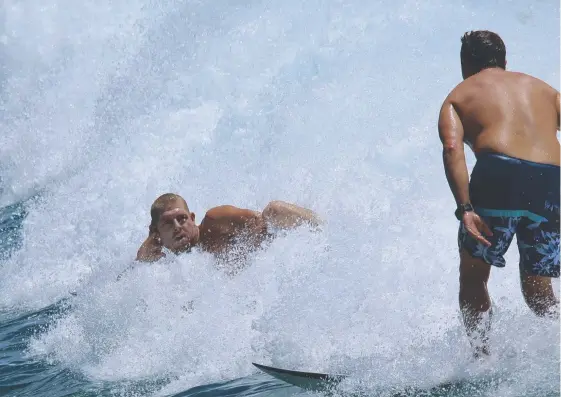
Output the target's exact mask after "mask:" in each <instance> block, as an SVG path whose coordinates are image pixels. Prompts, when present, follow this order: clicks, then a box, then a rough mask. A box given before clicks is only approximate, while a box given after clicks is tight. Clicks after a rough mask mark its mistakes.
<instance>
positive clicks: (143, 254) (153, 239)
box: [136, 232, 166, 262]
mask: <svg viewBox="0 0 561 397" xmlns="http://www.w3.org/2000/svg"><path fill="white" fill-rule="evenodd" d="M165 256H166V255H165V254H164V253H163V252H162V243H161V241H160V236H159V234H158V233H157V232H153V233H150V235H149V236H148V238H147V239H146V240H145V241H144V243H142V245H141V246H140V248H139V250H138V253H137V255H136V260H138V261H142V262H155V261H157V260H159V259H161V258H163V257H165Z"/></svg>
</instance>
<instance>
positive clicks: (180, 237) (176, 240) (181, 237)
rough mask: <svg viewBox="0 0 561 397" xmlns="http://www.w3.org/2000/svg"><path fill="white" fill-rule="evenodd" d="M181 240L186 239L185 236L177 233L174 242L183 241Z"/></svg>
mask: <svg viewBox="0 0 561 397" xmlns="http://www.w3.org/2000/svg"><path fill="white" fill-rule="evenodd" d="M183 240H187V236H184V235H179V236H177V237H176V238H175V242H176V243H179V242H181V241H183Z"/></svg>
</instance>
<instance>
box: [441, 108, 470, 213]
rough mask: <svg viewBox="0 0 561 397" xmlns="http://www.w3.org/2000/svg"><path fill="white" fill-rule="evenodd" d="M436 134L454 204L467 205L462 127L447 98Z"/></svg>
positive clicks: (467, 190) (467, 186) (467, 194)
mask: <svg viewBox="0 0 561 397" xmlns="http://www.w3.org/2000/svg"><path fill="white" fill-rule="evenodd" d="M438 133H439V135H440V141H441V142H442V159H443V162H444V172H445V173H446V179H447V180H448V185H449V186H450V190H451V191H452V194H453V195H454V199H455V200H456V204H458V205H459V204H467V203H469V175H468V170H467V165H466V159H465V156H464V127H463V125H462V122H461V120H460V117H459V116H458V113H457V112H456V109H455V108H454V105H452V102H451V101H450V99H449V97H448V98H446V100H445V101H444V103H443V104H442V108H441V109H440V116H439V118H438Z"/></svg>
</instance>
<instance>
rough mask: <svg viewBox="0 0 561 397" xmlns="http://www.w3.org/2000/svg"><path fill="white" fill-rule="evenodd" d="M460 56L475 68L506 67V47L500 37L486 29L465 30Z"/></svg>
mask: <svg viewBox="0 0 561 397" xmlns="http://www.w3.org/2000/svg"><path fill="white" fill-rule="evenodd" d="M460 54H461V57H462V59H465V60H467V61H469V63H470V64H471V65H472V66H473V67H474V68H476V69H478V70H482V69H485V68H492V67H499V68H502V69H505V67H506V62H505V60H506V48H505V43H504V42H503V40H502V39H501V37H500V36H499V35H498V34H497V33H494V32H490V31H488V30H475V31H473V30H472V31H470V32H466V33H465V34H464V35H463V36H462V49H461V52H460Z"/></svg>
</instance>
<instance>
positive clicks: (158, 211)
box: [150, 193, 189, 232]
mask: <svg viewBox="0 0 561 397" xmlns="http://www.w3.org/2000/svg"><path fill="white" fill-rule="evenodd" d="M177 200H179V201H181V202H182V203H183V204H185V208H186V209H187V211H189V207H188V206H187V201H185V199H184V198H183V197H181V196H180V195H179V194H175V193H164V194H162V195H161V196H160V197H158V198H157V199H156V200H154V203H153V204H152V207H150V217H151V218H152V220H151V222H150V231H151V232H154V231H156V230H157V228H158V222H159V221H160V216H161V215H162V213H163V212H164V210H165V208H166V205H167V204H168V203H169V202H170V201H177Z"/></svg>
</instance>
